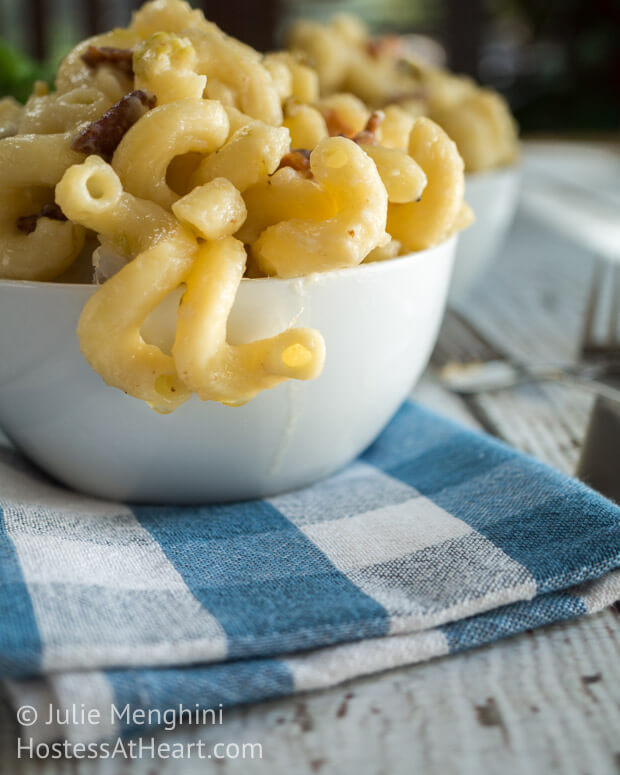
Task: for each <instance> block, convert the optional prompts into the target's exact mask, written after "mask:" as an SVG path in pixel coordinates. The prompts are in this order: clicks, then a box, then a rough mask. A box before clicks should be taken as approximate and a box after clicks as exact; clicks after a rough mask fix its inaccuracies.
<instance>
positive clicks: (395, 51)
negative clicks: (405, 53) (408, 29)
mask: <svg viewBox="0 0 620 775" xmlns="http://www.w3.org/2000/svg"><path fill="white" fill-rule="evenodd" d="M402 49H403V44H402V39H401V37H400V35H382V36H381V37H379V38H375V39H374V40H370V41H368V43H367V44H366V51H367V52H368V53H369V54H370V56H371V57H375V58H376V57H379V56H389V57H392V58H393V59H396V58H397V57H399V56H400V55H401V53H402Z"/></svg>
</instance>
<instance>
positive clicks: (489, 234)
mask: <svg viewBox="0 0 620 775" xmlns="http://www.w3.org/2000/svg"><path fill="white" fill-rule="evenodd" d="M520 180H521V170H520V167H519V166H516V165H515V166H512V167H503V168H502V169H498V170H490V171H489V172H468V173H467V174H466V175H465V199H466V200H467V203H468V204H469V205H470V206H471V207H472V209H473V211H474V214H475V216H476V221H475V223H473V224H472V225H471V226H470V227H469V228H468V229H466V230H465V231H464V232H462V233H461V236H460V239H459V245H458V248H457V251H456V259H455V261H454V273H453V275H452V283H451V285H450V293H449V302H450V303H451V304H452V303H458V302H462V301H463V300H464V299H465V298H466V296H467V294H468V292H469V291H470V290H471V289H472V288H473V286H474V285H475V284H476V283H477V281H478V280H479V279H481V278H482V275H483V274H484V272H485V271H486V270H487V269H488V266H489V264H490V262H491V261H492V260H493V258H494V257H495V255H496V254H497V252H498V249H499V248H500V247H501V244H502V242H503V241H504V239H505V238H506V235H507V233H508V229H509V228H510V224H511V223H512V219H513V217H514V214H515V211H516V209H517V200H518V197H519V184H520Z"/></svg>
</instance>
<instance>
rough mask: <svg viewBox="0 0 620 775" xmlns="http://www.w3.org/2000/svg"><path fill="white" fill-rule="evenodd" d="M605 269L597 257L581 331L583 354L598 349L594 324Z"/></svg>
mask: <svg viewBox="0 0 620 775" xmlns="http://www.w3.org/2000/svg"><path fill="white" fill-rule="evenodd" d="M604 270H605V267H604V265H603V262H602V261H601V260H600V259H595V260H594V268H593V270H592V278H591V280H590V293H589V295H588V303H587V305H586V310H585V317H584V323H583V330H582V333H581V347H580V350H581V354H582V355H587V354H588V353H593V352H596V350H597V349H598V347H597V345H596V339H595V333H594V328H595V325H594V324H595V320H596V311H597V308H598V305H599V301H600V298H601V285H602V282H603V274H604Z"/></svg>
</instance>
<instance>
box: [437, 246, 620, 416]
mask: <svg viewBox="0 0 620 775" xmlns="http://www.w3.org/2000/svg"><path fill="white" fill-rule="evenodd" d="M619 319H620V265H618V264H609V263H607V262H604V261H601V260H599V261H597V262H596V264H595V266H594V271H593V276H592V282H591V286H590V293H589V296H588V301H587V305H586V312H585V318H584V325H583V330H582V333H581V338H580V356H581V357H580V360H579V362H578V363H577V364H562V363H560V364H524V363H519V362H515V361H511V360H506V359H505V358H502V357H501V356H500V358H499V359H497V358H495V359H494V358H492V357H491V358H489V357H486V358H480V359H479V360H478V361H477V362H470V363H463V362H454V360H453V361H452V362H447V363H445V365H444V366H443V368H441V369H440V372H439V377H440V379H441V380H442V382H443V384H444V385H445V387H447V388H448V389H449V390H451V391H453V392H454V393H458V394H459V395H463V396H472V395H476V394H479V393H486V392H495V391H499V390H507V389H510V388H514V387H517V386H519V385H525V384H532V383H539V382H557V381H564V380H568V381H570V382H573V383H576V384H579V385H580V386H581V387H582V388H584V389H585V390H588V391H590V392H593V393H595V394H596V395H601V396H605V397H607V398H610V399H612V400H616V401H617V400H620V382H619V381H618V378H619V377H620V335H619V332H618V323H619ZM614 378H615V379H614ZM606 379H612V380H614V383H615V384H610V383H609V382H606V381H605V380H606Z"/></svg>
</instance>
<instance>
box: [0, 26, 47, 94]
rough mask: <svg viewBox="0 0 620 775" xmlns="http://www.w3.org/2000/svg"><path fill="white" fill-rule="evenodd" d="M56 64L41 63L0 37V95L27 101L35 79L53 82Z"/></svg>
mask: <svg viewBox="0 0 620 775" xmlns="http://www.w3.org/2000/svg"><path fill="white" fill-rule="evenodd" d="M55 69H56V65H55V63H53V62H48V63H45V64H41V63H40V62H36V61H35V60H34V59H32V58H31V57H29V56H28V55H27V54H25V53H23V52H22V51H18V50H17V49H15V48H13V47H12V46H10V45H9V44H8V43H6V42H5V41H3V40H1V39H0V97H8V96H10V97H15V99H17V100H19V101H20V102H25V101H26V100H27V99H28V96H29V95H30V92H31V91H32V85H33V84H34V82H35V81H38V80H41V81H48V82H49V83H52V81H53V79H54V71H55Z"/></svg>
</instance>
